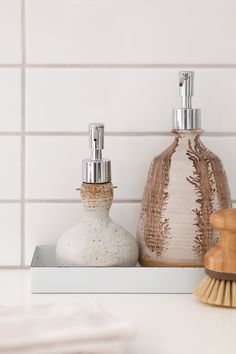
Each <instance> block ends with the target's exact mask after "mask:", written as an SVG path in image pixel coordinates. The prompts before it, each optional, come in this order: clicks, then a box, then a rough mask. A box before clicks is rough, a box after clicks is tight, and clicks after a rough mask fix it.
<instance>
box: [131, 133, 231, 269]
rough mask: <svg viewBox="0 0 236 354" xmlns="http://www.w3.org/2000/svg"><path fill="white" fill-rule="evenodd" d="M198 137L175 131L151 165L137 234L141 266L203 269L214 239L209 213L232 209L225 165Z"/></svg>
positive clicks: (193, 134)
mask: <svg viewBox="0 0 236 354" xmlns="http://www.w3.org/2000/svg"><path fill="white" fill-rule="evenodd" d="M199 135H200V131H182V132H176V133H175V140H174V142H173V144H172V145H171V146H170V147H169V148H168V149H166V150H165V151H164V152H163V153H162V154H161V155H159V156H157V157H155V158H154V159H153V161H152V163H151V166H150V170H149V174H148V179H147V183H146V187H145V191H144V196H143V202H142V208H141V215H140V219H139V223H138V233H137V237H138V242H139V245H140V263H141V264H142V265H144V266H180V267H181V266H190V267H191V266H202V265H203V257H204V255H205V253H206V252H207V251H208V250H209V249H210V248H211V247H212V246H213V245H214V243H215V241H216V239H217V236H218V232H217V231H214V230H213V228H212V227H211V225H210V224H209V215H210V214H211V213H212V212H213V211H214V210H215V209H218V208H228V207H230V206H231V200H230V193H229V188H228V183H227V178H226V175H225V172H224V168H223V165H222V163H221V161H220V160H219V158H218V157H217V156H216V155H215V154H213V153H212V152H211V151H209V150H208V149H207V148H206V147H205V146H204V145H203V143H202V142H201V140H200V137H199Z"/></svg>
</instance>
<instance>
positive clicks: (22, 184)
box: [21, 0, 26, 268]
mask: <svg viewBox="0 0 236 354" xmlns="http://www.w3.org/2000/svg"><path fill="white" fill-rule="evenodd" d="M21 46H22V48H21V51H22V65H21V267H22V268H23V267H24V266H25V90H26V88H25V62H26V44H25V0H21Z"/></svg>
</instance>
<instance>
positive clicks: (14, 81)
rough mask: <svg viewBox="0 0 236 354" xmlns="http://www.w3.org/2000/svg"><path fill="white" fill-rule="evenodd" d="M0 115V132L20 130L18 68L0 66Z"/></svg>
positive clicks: (19, 73) (19, 81)
mask: <svg viewBox="0 0 236 354" xmlns="http://www.w3.org/2000/svg"><path fill="white" fill-rule="evenodd" d="M0 23H1V20H0ZM0 33H1V31H0ZM0 58H1V56H0ZM0 117H1V118H0V132H1V131H10V132H13V131H15V132H16V131H18V132H19V131H20V129H21V72H20V69H12V68H6V69H3V68H0Z"/></svg>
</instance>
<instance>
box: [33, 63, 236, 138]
mask: <svg viewBox="0 0 236 354" xmlns="http://www.w3.org/2000/svg"><path fill="white" fill-rule="evenodd" d="M180 69H184V67H182V68H180ZM180 69H176V68H175V69H173V68H172V69H161V68H139V69H135V68H133V69H127V68H126V69H124V68H116V69H110V68H106V69H101V68H100V69H81V68H79V69H78V68H77V69H76V68H73V69H72V68H68V69H66V68H64V69H54V70H52V69H42V68H41V69H36V68H34V69H29V70H28V71H27V96H26V97H27V122H26V125H27V130H30V131H38V132H39V131H84V132H85V131H87V126H88V123H89V122H91V120H92V121H94V120H95V121H103V122H104V123H105V124H106V128H107V131H113V132H114V131H119V132H127V131H129V132H153V131H154V132H167V131H170V129H171V118H172V109H173V108H177V107H179V106H180V99H179V96H178V90H177V85H176V80H177V77H178V70H180ZM193 69H194V71H195V98H194V100H193V104H194V106H195V107H201V109H202V124H203V128H204V129H205V130H207V131H211V132H222V131H224V132H232V130H233V131H234V132H236V119H235V112H236V100H235V89H236V88H235V83H236V69H227V70H225V69H211V70H209V69H196V68H193Z"/></svg>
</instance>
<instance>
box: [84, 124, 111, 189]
mask: <svg viewBox="0 0 236 354" xmlns="http://www.w3.org/2000/svg"><path fill="white" fill-rule="evenodd" d="M89 148H90V150H91V159H87V160H83V161H82V182H84V183H108V182H111V161H110V160H107V159H103V158H102V149H103V148H104V124H101V123H91V124H89Z"/></svg>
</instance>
